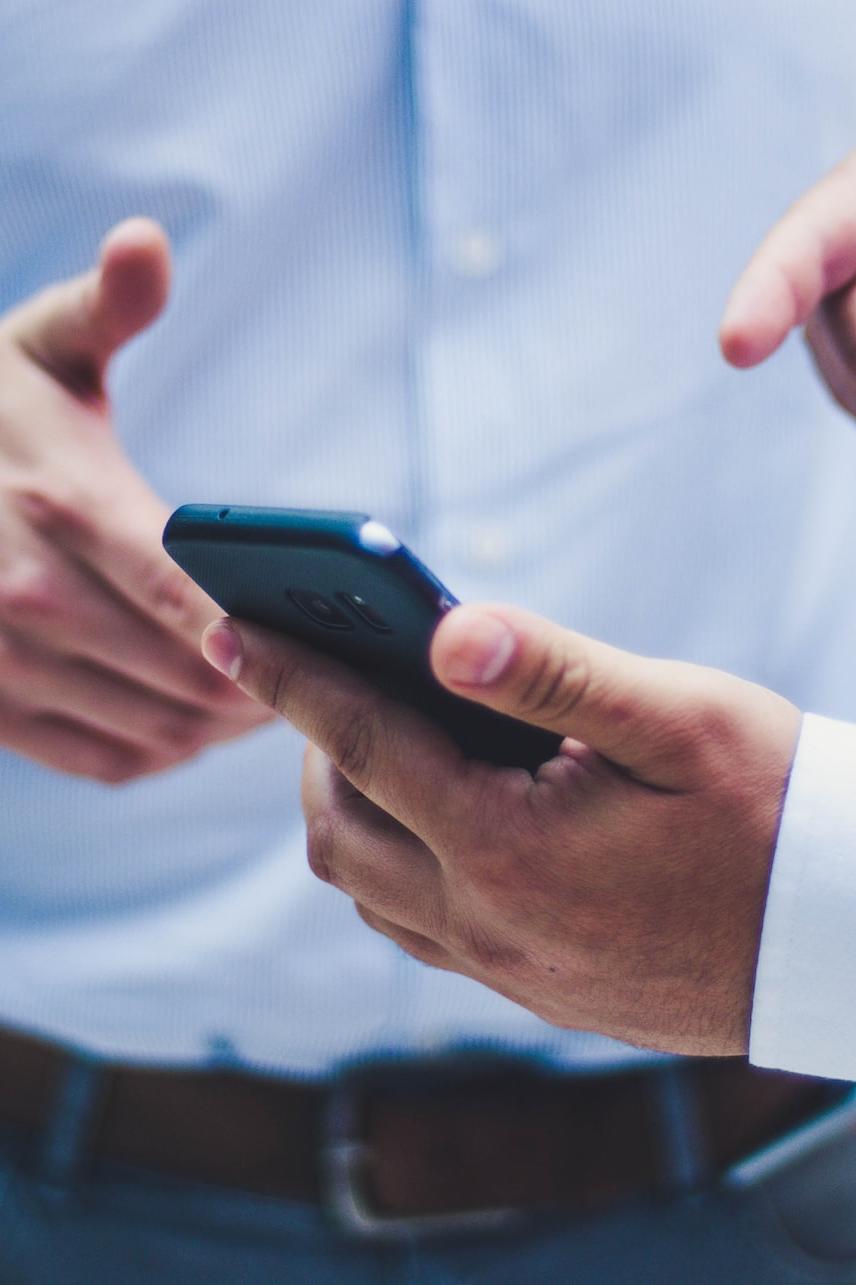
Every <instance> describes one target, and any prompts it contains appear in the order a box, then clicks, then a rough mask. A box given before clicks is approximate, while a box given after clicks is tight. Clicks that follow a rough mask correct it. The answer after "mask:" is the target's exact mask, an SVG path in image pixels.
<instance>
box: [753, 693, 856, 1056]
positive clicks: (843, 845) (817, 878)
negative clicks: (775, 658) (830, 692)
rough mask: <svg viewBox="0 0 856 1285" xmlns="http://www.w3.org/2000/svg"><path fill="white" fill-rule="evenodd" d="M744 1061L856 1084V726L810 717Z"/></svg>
mask: <svg viewBox="0 0 856 1285" xmlns="http://www.w3.org/2000/svg"><path fill="white" fill-rule="evenodd" d="M749 1060H750V1061H751V1062H753V1063H754V1064H755V1065H756V1066H766V1067H776V1068H779V1069H781V1070H785V1071H797V1072H801V1073H803V1074H807V1075H821V1076H829V1077H831V1078H833V1079H840V1080H856V725H854V724H850V723H839V722H835V721H833V720H832V719H828V718H819V717H817V716H816V715H811V714H808V715H806V716H805V718H804V719H803V725H802V731H801V733H800V739H799V744H798V746H797V753H796V757H795V759H794V765H793V769H792V771H791V777H790V782H789V785H788V790H787V795H786V798H785V806H784V810H783V813H782V823H781V827H780V830H779V838H778V842H777V844H776V852H775V856H774V859H773V868H772V874H771V879H770V889H769V893H768V896H767V904H766V908H765V911H764V922H763V928H762V933H761V946H760V953H759V958H758V971H757V975H756V980H755V996H754V1001H753V1007H752V1022H751V1031H750V1041H749Z"/></svg>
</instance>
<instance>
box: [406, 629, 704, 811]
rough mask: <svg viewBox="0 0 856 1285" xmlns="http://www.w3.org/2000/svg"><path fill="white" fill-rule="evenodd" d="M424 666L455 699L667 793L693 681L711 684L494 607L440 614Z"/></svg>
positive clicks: (687, 730) (696, 700)
mask: <svg viewBox="0 0 856 1285" xmlns="http://www.w3.org/2000/svg"><path fill="white" fill-rule="evenodd" d="M431 664H432V668H433V670H434V673H435V675H436V676H437V678H438V679H439V681H440V682H441V683H442V684H443V685H444V686H445V687H448V688H449V689H450V690H452V691H454V692H456V693H458V694H459V695H461V696H466V697H467V698H468V699H469V700H474V701H478V702H479V704H481V705H488V706H490V708H491V709H495V710H499V711H500V712H501V713H503V714H510V715H511V716H512V717H514V718H518V719H520V720H522V721H523V722H525V723H530V724H534V725H535V726H537V727H543V728H546V729H547V730H548V731H551V732H557V733H558V734H559V735H560V736H570V737H573V738H574V739H575V740H578V741H583V742H585V744H586V745H588V746H590V747H591V748H592V749H594V750H596V751H597V752H598V753H600V754H602V755H604V756H605V757H606V758H609V759H611V760H612V761H613V762H614V763H617V764H619V765H620V766H622V767H624V768H626V769H628V770H629V771H631V772H632V773H633V774H634V775H635V776H637V777H639V778H640V779H641V780H644V781H646V782H649V783H650V784H652V785H661V786H677V785H679V784H680V781H681V779H682V777H683V773H682V772H681V771H680V768H681V761H682V758H683V755H684V754H685V751H686V748H687V740H688V735H690V734H691V732H692V729H693V728H694V726H695V720H694V718H693V713H694V710H695V709H696V708H697V707H698V706H699V704H700V702H701V701H702V700H703V699H704V693H703V691H702V687H701V684H700V682H699V675H700V674H701V673H702V672H709V673H710V674H711V676H712V678H713V680H714V682H715V680H716V679H717V678H718V677H719V676H718V675H716V672H715V671H701V670H699V669H698V668H697V667H696V666H694V665H687V664H681V663H679V662H674V661H662V660H649V659H647V658H646V657H643V656H635V655H633V654H632V653H630V652H626V651H621V650H619V649H618V648H617V647H610V646H608V645H607V644H606V643H601V642H596V641H595V640H594V639H592V638H585V637H583V635H582V634H576V633H572V632H571V630H569V629H563V628H561V626H559V625H556V624H553V623H552V622H551V621H549V620H544V619H542V618H541V617H540V616H534V615H532V614H530V613H529V612H526V611H519V610H517V609H516V608H513V607H506V606H500V605H494V604H489V605H486V606H478V607H476V606H465V607H456V608H455V609H454V610H453V611H450V612H449V614H448V615H447V616H445V617H444V618H443V620H442V621H441V623H440V625H439V626H438V627H437V630H436V633H435V634H434V639H433V642H432V645H431ZM712 694H713V693H712ZM707 703H709V701H708V702H707Z"/></svg>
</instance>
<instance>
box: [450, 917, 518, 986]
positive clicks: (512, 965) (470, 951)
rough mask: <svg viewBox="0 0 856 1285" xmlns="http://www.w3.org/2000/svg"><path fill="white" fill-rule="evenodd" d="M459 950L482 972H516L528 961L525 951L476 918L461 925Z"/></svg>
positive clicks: (458, 936)
mask: <svg viewBox="0 0 856 1285" xmlns="http://www.w3.org/2000/svg"><path fill="white" fill-rule="evenodd" d="M455 946H456V951H457V953H458V954H460V955H462V956H463V957H464V958H465V959H467V960H468V961H469V962H470V964H471V965H472V966H473V968H474V969H476V970H477V971H478V972H482V973H486V974H494V973H506V972H514V971H515V970H516V969H518V968H519V967H520V966H521V965H522V964H523V963H524V961H525V952H524V951H523V950H521V949H520V947H518V946H515V945H514V944H513V943H511V942H509V941H506V940H504V939H503V938H502V937H501V936H500V935H499V934H497V933H496V932H494V931H492V930H491V928H490V927H489V926H487V925H485V924H483V923H482V922H481V920H480V919H478V918H473V919H471V920H469V921H466V922H464V923H463V924H461V925H460V926H459V929H458V933H457V941H456V942H455Z"/></svg>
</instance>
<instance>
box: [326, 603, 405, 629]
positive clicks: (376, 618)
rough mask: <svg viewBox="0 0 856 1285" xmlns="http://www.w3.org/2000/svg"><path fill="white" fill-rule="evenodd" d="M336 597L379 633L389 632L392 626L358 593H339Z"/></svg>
mask: <svg viewBox="0 0 856 1285" xmlns="http://www.w3.org/2000/svg"><path fill="white" fill-rule="evenodd" d="M336 597H337V598H341V600H342V602H344V603H346V604H347V605H348V606H349V607H350V608H351V610H352V611H354V612H356V614H357V615H358V616H359V618H360V620H362V621H363V622H364V623H365V624H367V625H369V626H370V628H372V629H374V630H375V631H376V632H377V633H379V634H391V633H392V626H391V625H389V624H388V623H387V622H386V621H385V620H384V618H383V616H382V615H381V614H380V612H379V611H376V610H375V608H374V607H373V606H372V605H371V603H370V602H366V600H365V598H362V597H361V596H360V595H359V594H358V593H339V594H337V595H336Z"/></svg>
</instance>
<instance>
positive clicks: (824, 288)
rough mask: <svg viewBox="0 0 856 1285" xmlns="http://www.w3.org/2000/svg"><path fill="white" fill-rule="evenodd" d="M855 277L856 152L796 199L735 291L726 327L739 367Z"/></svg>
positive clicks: (730, 354)
mask: <svg viewBox="0 0 856 1285" xmlns="http://www.w3.org/2000/svg"><path fill="white" fill-rule="evenodd" d="M854 278H856V152H854V153H851V154H850V155H849V156H847V157H846V158H845V160H843V161H842V162H841V163H840V164H839V165H837V166H836V167H835V169H834V170H832V171H830V173H829V174H827V175H826V176H825V177H824V178H822V179H821V180H820V182H819V183H816V184H815V186H814V187H812V188H810V189H809V190H808V192H806V193H805V195H803V196H801V197H800V198H799V200H798V201H796V202H795V203H794V204H793V205H792V206H791V208H790V209H789V210H788V211H787V213H786V214H785V215H784V216H783V217H782V218H781V219H780V220H779V222H778V223H777V224H776V225H775V227H774V228H773V229H772V231H770V232H769V233H768V234H767V236H766V237H765V238H764V240H763V241H762V242H761V245H760V246H759V248H758V249H757V250H756V251H755V254H754V255H753V257H752V259H751V260H750V261H749V264H748V265H747V267H746V268H745V269H744V270H743V273H742V274H741V276H740V277H739V279H738V281H737V284H736V285H735V287H734V289H733V290H732V292H731V297H730V298H729V300H728V303H727V305H726V308H725V313H724V315H723V318H722V322H721V324H720V330H719V342H720V346H721V348H722V353H723V356H724V357H725V359H726V360H727V361H729V362H730V363H731V364H732V365H733V366H740V367H744V368H745V367H749V366H756V365H757V364H758V363H759V362H761V361H764V359H765V358H767V357H769V356H770V354H771V353H773V352H775V350H776V349H777V348H778V347H779V345H780V344H781V343H782V342H783V340H784V339H785V338H786V336H787V335H788V334H789V332H790V331H791V330H792V329H793V328H794V327H795V326H802V325H804V324H805V322H806V321H808V319H809V317H810V316H811V315H812V313H813V312H814V311H815V309H816V308H817V307H818V305H819V304H820V303H821V302H822V301H823V300H824V299H825V298H826V297H827V295H830V294H834V293H835V292H836V291H838V290H841V289H842V287H844V286H846V285H847V284H848V282H850V281H852V280H853V279H854Z"/></svg>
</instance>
